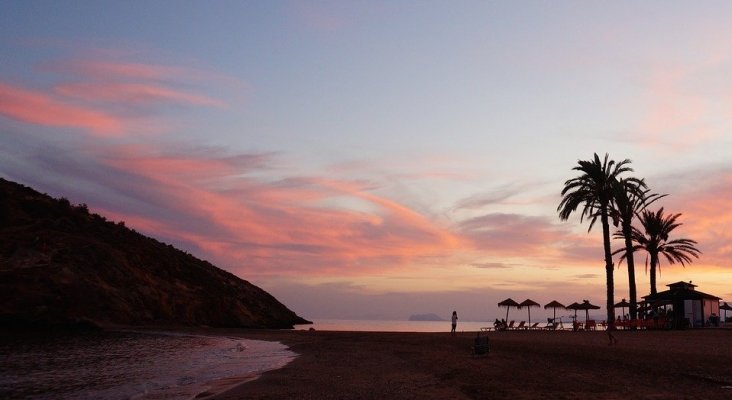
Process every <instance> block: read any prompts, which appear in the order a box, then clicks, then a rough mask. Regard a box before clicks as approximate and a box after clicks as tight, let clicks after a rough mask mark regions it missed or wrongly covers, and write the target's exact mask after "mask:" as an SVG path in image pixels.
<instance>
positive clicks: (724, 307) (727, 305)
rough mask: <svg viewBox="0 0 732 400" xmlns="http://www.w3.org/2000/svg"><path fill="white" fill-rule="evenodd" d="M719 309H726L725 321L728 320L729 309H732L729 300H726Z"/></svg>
mask: <svg viewBox="0 0 732 400" xmlns="http://www.w3.org/2000/svg"><path fill="white" fill-rule="evenodd" d="M719 309H720V310H724V322H727V310H732V306H730V305H729V304H727V302H726V301H725V302H724V304H722V305H721V306H719Z"/></svg>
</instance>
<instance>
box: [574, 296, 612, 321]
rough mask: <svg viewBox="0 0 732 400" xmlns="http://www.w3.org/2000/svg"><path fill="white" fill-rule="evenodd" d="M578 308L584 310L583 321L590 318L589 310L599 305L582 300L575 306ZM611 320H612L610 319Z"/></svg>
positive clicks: (595, 308)
mask: <svg viewBox="0 0 732 400" xmlns="http://www.w3.org/2000/svg"><path fill="white" fill-rule="evenodd" d="M577 309H578V310H585V322H587V320H589V319H590V310H599V309H600V306H596V305H594V304H592V303H590V301H589V300H582V303H580V304H579V305H578V306H577ZM610 322H612V321H610Z"/></svg>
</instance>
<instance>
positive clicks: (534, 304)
mask: <svg viewBox="0 0 732 400" xmlns="http://www.w3.org/2000/svg"><path fill="white" fill-rule="evenodd" d="M519 307H526V308H527V309H528V310H529V324H531V307H541V304H539V303H537V302H535V301H534V300H531V299H526V300H524V301H522V302H521V304H519Z"/></svg>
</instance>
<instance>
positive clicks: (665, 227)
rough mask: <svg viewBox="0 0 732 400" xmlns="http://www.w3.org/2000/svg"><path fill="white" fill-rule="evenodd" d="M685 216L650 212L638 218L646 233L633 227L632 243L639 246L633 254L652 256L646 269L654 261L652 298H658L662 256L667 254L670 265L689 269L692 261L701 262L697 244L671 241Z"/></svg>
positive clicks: (660, 211) (645, 212)
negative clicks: (657, 285)
mask: <svg viewBox="0 0 732 400" xmlns="http://www.w3.org/2000/svg"><path fill="white" fill-rule="evenodd" d="M679 216H681V214H669V215H664V214H663V207H661V209H660V210H658V211H656V212H653V211H649V210H645V211H643V212H642V213H641V214H639V215H638V220H639V221H640V223H641V226H642V227H643V230H644V231H641V230H640V229H638V228H636V227H633V230H632V234H631V236H632V239H633V242H635V244H634V245H633V251H638V250H645V251H646V252H648V256H647V257H646V267H648V259H649V258H650V261H651V268H650V274H651V294H656V293H657V292H656V270H658V271H660V268H661V259H660V257H659V255H661V254H663V255H664V257H665V258H666V260H667V261H668V263H669V264H675V263H677V262H678V263H681V265H683V266H686V264H687V263H689V264H691V262H692V261H693V260H692V257H694V258H699V255H700V254H701V251H700V250H699V249H697V248H696V247H695V246H694V245H696V244H697V243H696V241H694V240H691V239H686V238H682V239H673V240H669V235H670V234H671V232H673V230H674V229H676V228H678V227H679V226H681V225H682V224H681V223H680V222H676V220H677V219H678V218H679Z"/></svg>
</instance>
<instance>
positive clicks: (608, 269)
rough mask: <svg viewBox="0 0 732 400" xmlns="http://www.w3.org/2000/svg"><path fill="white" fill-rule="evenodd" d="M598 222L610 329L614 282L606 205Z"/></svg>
mask: <svg viewBox="0 0 732 400" xmlns="http://www.w3.org/2000/svg"><path fill="white" fill-rule="evenodd" d="M600 212H601V214H600V221H601V222H602V242H603V247H604V248H605V274H606V276H607V307H606V308H607V323H608V327H609V328H608V329H611V328H612V327H613V326H614V325H613V322H614V321H615V282H614V281H613V272H614V270H615V266H614V265H613V255H612V252H611V251H610V224H609V223H608V220H607V205H603V206H602V209H601V210H600Z"/></svg>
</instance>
